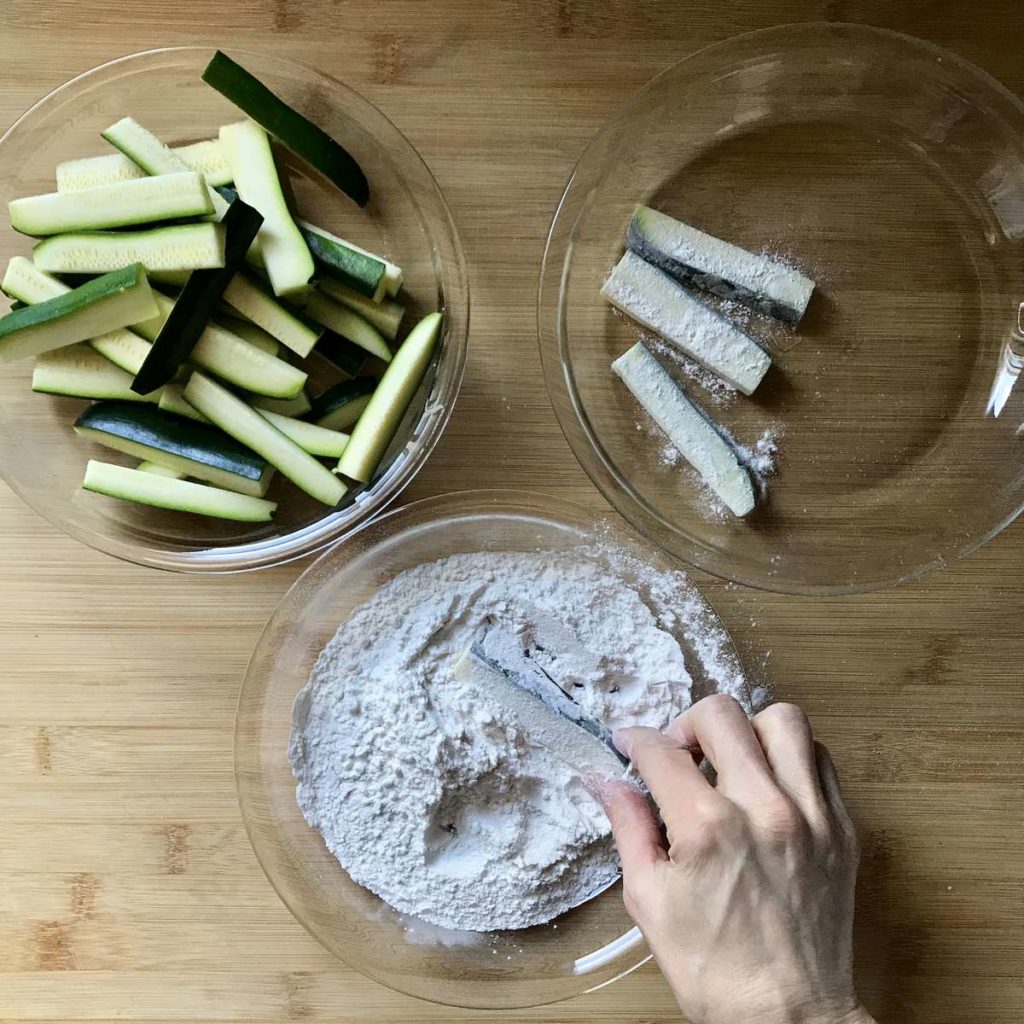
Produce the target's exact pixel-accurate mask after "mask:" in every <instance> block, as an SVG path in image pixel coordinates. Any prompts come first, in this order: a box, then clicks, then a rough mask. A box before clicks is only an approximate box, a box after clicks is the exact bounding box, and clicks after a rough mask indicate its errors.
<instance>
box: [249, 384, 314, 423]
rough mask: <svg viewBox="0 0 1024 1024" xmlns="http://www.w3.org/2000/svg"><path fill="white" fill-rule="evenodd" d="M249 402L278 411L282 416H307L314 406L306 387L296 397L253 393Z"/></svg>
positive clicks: (255, 405) (267, 409) (256, 407)
mask: <svg viewBox="0 0 1024 1024" xmlns="http://www.w3.org/2000/svg"><path fill="white" fill-rule="evenodd" d="M249 404H250V405H251V406H253V408H255V409H263V410H266V411H267V412H276V413H278V414H279V415H280V416H293V417H294V416H305V415H306V413H308V412H309V411H310V409H312V408H313V403H312V402H311V401H310V400H309V394H308V393H307V392H306V390H305V388H303V390H302V391H300V392H299V393H298V394H297V395H296V396H295V397H294V398H267V397H266V396H265V395H252V396H251V397H250V398H249Z"/></svg>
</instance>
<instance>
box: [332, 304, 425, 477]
mask: <svg viewBox="0 0 1024 1024" xmlns="http://www.w3.org/2000/svg"><path fill="white" fill-rule="evenodd" d="M440 334H441V314H440V313H430V314H428V315H427V316H425V317H424V318H423V319H422V320H421V321H420V322H419V323H418V324H417V325H416V326H415V327H414V328H413V329H412V330H411V331H410V332H409V337H407V338H406V339H405V341H403V342H402V345H401V348H399V350H398V351H397V352H396V353H395V358H394V359H393V360H392V361H391V364H390V365H389V366H388V368H387V370H386V371H385V373H384V376H383V377H381V379H380V384H378V385H377V390H376V391H374V393H373V397H372V398H371V399H370V401H369V404H368V405H367V406H366V409H365V410H364V412H363V414H362V416H360V417H359V422H358V423H356V425H355V428H354V429H353V431H352V438H351V440H350V441H349V443H348V445H347V446H346V448H345V452H344V454H343V455H342V456H341V459H340V460H339V462H338V470H337V471H338V472H339V473H344V474H345V476H348V477H351V478H352V479H353V480H361V481H362V482H363V483H369V482H370V478H371V477H372V476H373V474H374V472H375V471H376V469H377V465H378V463H379V462H380V460H381V456H382V455H383V454H384V452H385V450H386V449H387V446H388V445H389V444H390V443H391V438H392V437H393V436H394V434H395V430H396V429H397V428H398V424H399V423H400V422H401V419H402V416H403V415H404V414H405V410H406V409H407V408H408V407H409V403H410V402H411V401H412V397H413V395H414V394H415V393H416V389H417V388H418V387H419V386H420V383H421V381H422V380H423V375H424V374H425V373H426V372H427V367H428V366H429V365H430V359H431V356H432V355H433V354H434V347H435V346H436V345H437V339H438V337H439V336H440Z"/></svg>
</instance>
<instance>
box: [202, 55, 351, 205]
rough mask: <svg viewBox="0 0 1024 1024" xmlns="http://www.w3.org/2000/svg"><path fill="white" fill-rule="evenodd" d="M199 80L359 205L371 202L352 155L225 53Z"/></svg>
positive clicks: (210, 64) (213, 62) (217, 56)
mask: <svg viewBox="0 0 1024 1024" xmlns="http://www.w3.org/2000/svg"><path fill="white" fill-rule="evenodd" d="M202 77H203V81H204V82H206V84H207V85H210V86H212V87H213V88H214V89H216V90H217V92H219V93H220V94H221V95H222V96H224V97H226V98H227V99H229V100H230V101H231V102H232V103H234V104H235V106H236V107H238V108H239V109H241V110H242V111H244V112H245V114H246V115H247V116H248V117H251V118H252V119H253V120H254V121H255V122H256V123H257V124H259V125H262V126H263V128H265V129H266V130H267V131H268V132H269V133H270V134H271V135H273V136H274V138H276V139H278V140H279V141H280V142H281V143H283V144H284V145H285V146H287V147H288V148H289V149H290V150H291V151H292V152H293V153H294V154H295V155H296V156H298V157H301V158H302V159H303V160H305V161H306V162H307V163H309V164H311V165H312V166H313V167H315V168H316V169H317V170H318V171H320V173H321V174H323V175H325V176H326V177H327V178H328V179H330V181H332V182H333V183H334V184H335V185H337V186H338V188H340V189H341V190H342V192H344V193H345V194H346V195H348V196H349V197H350V198H352V199H353V200H354V201H355V202H356V203H358V204H359V205H360V206H365V205H366V204H367V203H368V202H369V201H370V186H369V183H368V182H367V180H366V175H365V174H364V173H363V170H362V168H361V167H360V166H359V164H358V163H356V161H355V159H354V158H353V156H352V155H351V154H350V153H349V152H348V151H347V150H346V149H344V148H343V147H342V146H340V145H339V144H338V143H337V142H335V141H334V139H332V138H331V137H330V135H328V134H327V132H325V131H324V130H323V129H322V128H320V127H318V126H317V125H315V124H313V122H312V121H310V120H309V119H308V118H305V117H303V116H302V114H300V113H299V112H298V111H297V110H293V109H292V108H291V107H290V106H288V104H287V103H285V102H284V100H282V99H280V98H279V97H278V96H275V95H274V93H273V92H271V91H270V89H268V88H267V87H266V86H265V85H264V84H263V83H262V82H261V81H260V80H259V79H258V78H256V76H255V75H252V74H250V73H249V72H248V71H246V70H245V68H243V67H242V66H241V65H240V64H237V63H236V62H235V61H233V60H232V59H231V58H230V57H229V56H227V54H225V53H222V52H221V51H220V50H218V51H217V52H216V53H215V54H214V55H213V58H212V59H211V61H210V63H209V64H207V65H206V70H205V71H203V76H202Z"/></svg>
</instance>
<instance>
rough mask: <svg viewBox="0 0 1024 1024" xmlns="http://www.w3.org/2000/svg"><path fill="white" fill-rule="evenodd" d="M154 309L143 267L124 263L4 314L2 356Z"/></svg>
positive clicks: (37, 350) (80, 336)
mask: <svg viewBox="0 0 1024 1024" xmlns="http://www.w3.org/2000/svg"><path fill="white" fill-rule="evenodd" d="M155 312H156V302H155V300H154V298H153V293H152V290H151V289H150V287H149V282H148V281H147V280H146V275H145V274H144V273H143V272H142V268H141V267H139V266H138V265H135V266H132V267H125V268H123V269H121V270H119V271H114V272H112V273H110V274H105V275H104V276H103V277H99V278H96V279H95V280H94V281H88V282H86V284H83V285H81V286H80V287H78V288H73V289H71V290H70V291H68V292H65V293H64V294H62V295H56V296H54V297H53V298H49V299H45V300H43V301H41V302H37V303H35V304H33V305H29V306H25V307H24V308H23V309H18V310H15V311H14V312H12V313H8V314H7V315H6V316H4V317H2V318H0V362H10V361H12V360H15V359H24V358H27V357H30V356H38V355H40V354H41V353H43V352H49V351H52V350H53V349H57V348H62V347H64V346H65V345H73V344H76V343H77V342H80V341H88V340H89V339H90V338H95V337H97V336H99V335H101V334H106V333H107V332H109V331H114V330H118V329H119V328H121V327H126V326H128V324H130V323H134V322H135V321H137V320H140V319H145V318H146V317H149V316H152V315H153V314H154V313H155Z"/></svg>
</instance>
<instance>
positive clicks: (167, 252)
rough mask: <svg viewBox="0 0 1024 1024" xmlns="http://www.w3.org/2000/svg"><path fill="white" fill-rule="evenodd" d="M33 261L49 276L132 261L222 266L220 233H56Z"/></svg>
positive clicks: (158, 266)
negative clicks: (49, 274)
mask: <svg viewBox="0 0 1024 1024" xmlns="http://www.w3.org/2000/svg"><path fill="white" fill-rule="evenodd" d="M145 180H149V179H145ZM32 262H33V263H35V265H36V266H37V267H38V268H39V269H40V270H45V271H48V272H49V273H51V274H103V273H106V272H107V271H109V270H117V269H120V268H122V267H125V266H128V265H129V264H132V263H141V264H142V266H143V267H144V268H145V269H146V270H147V271H150V270H203V269H206V268H211V267H223V266H224V231H223V229H222V228H221V226H220V225H219V224H210V223H202V224H176V225H173V226H171V227H166V228H152V229H150V230H149V231H93V232H79V233H75V234H67V235H54V236H53V237H52V238H47V239H44V240H43V241H42V242H40V243H39V244H38V245H37V246H36V247H35V248H34V249H33V250H32Z"/></svg>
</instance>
